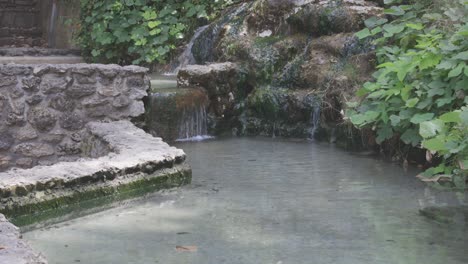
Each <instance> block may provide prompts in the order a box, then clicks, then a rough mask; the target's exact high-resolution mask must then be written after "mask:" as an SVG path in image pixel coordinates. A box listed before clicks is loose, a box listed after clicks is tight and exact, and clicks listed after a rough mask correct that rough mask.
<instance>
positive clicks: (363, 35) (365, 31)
mask: <svg viewBox="0 0 468 264" xmlns="http://www.w3.org/2000/svg"><path fill="white" fill-rule="evenodd" d="M355 35H356V37H358V38H359V39H365V38H367V37H369V36H370V35H371V32H370V31H369V29H368V28H365V29H363V30H361V31H359V32H356V34H355Z"/></svg>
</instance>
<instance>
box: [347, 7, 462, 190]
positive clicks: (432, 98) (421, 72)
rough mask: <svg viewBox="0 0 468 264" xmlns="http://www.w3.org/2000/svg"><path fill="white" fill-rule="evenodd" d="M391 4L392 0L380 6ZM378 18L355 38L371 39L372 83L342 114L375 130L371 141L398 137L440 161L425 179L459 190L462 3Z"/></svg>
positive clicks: (392, 11) (398, 11) (401, 10)
mask: <svg viewBox="0 0 468 264" xmlns="http://www.w3.org/2000/svg"><path fill="white" fill-rule="evenodd" d="M386 2H388V3H391V4H393V3H396V2H400V1H396V0H394V1H390V0H388V1H386ZM385 13H386V14H387V15H388V16H387V17H388V18H391V19H392V20H391V21H389V20H387V19H386V18H371V19H369V20H367V21H366V26H367V28H366V29H364V30H362V31H360V32H358V33H357V34H356V36H357V37H358V38H360V39H364V38H372V40H373V42H374V44H375V45H376V47H377V56H378V61H379V63H380V64H379V65H378V67H377V69H378V70H377V72H376V73H375V74H374V75H373V76H374V77H375V81H374V82H369V83H366V84H364V86H363V88H362V89H361V90H359V91H358V93H357V95H358V96H360V97H361V98H362V101H361V102H360V104H359V106H358V107H356V108H355V109H351V110H350V111H349V116H350V118H351V121H352V122H353V123H354V124H355V125H356V126H358V127H364V126H370V127H372V128H373V129H374V130H376V131H377V141H378V143H382V142H383V141H385V140H388V139H390V138H393V137H395V136H399V138H400V139H401V140H402V141H403V142H404V143H406V144H411V145H412V146H415V147H422V148H425V149H427V150H428V153H430V155H429V157H432V155H433V154H436V155H438V156H439V157H441V158H442V163H441V164H440V165H439V166H438V167H436V168H431V169H429V170H428V171H426V173H425V176H432V175H436V174H447V175H450V177H453V179H454V181H453V182H455V183H456V184H458V185H463V186H457V187H463V188H464V184H465V181H463V180H462V181H460V180H458V181H455V178H456V177H460V176H462V177H466V175H467V166H466V164H467V162H468V107H467V104H468V99H467V96H466V95H467V93H468V65H467V60H468V37H467V36H468V24H467V22H468V19H467V18H468V2H467V1H466V0H460V1H458V0H456V1H452V2H451V4H450V5H444V6H435V4H433V1H416V3H414V4H411V5H394V6H391V7H389V8H388V9H385Z"/></svg>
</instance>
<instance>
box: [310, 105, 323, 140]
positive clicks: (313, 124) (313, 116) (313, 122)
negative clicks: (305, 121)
mask: <svg viewBox="0 0 468 264" xmlns="http://www.w3.org/2000/svg"><path fill="white" fill-rule="evenodd" d="M321 110H322V108H321V106H320V104H318V103H314V104H313V108H312V111H311V112H310V128H309V139H314V137H315V134H316V133H317V129H318V128H319V126H320V115H321Z"/></svg>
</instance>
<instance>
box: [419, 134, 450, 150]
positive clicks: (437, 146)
mask: <svg viewBox="0 0 468 264" xmlns="http://www.w3.org/2000/svg"><path fill="white" fill-rule="evenodd" d="M422 145H423V147H425V148H426V149H428V150H430V151H441V150H444V149H445V142H444V140H443V139H442V138H441V137H436V138H433V139H429V140H424V141H423V143H422Z"/></svg>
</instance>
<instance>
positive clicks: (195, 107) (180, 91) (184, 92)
mask: <svg viewBox="0 0 468 264" xmlns="http://www.w3.org/2000/svg"><path fill="white" fill-rule="evenodd" d="M169 81H170V80H168V79H167V77H166V78H163V79H159V80H158V79H153V80H152V86H153V91H152V93H151V94H150V95H149V97H148V99H147V102H146V104H147V106H146V107H147V109H148V110H147V111H146V125H147V128H148V132H149V133H151V134H152V135H154V136H158V137H162V138H163V139H165V140H167V141H197V140H203V139H208V138H211V137H210V136H208V115H207V111H206V108H207V107H208V105H209V99H208V95H207V93H206V91H205V90H203V89H199V88H175V86H174V87H168V85H170V82H169ZM163 87H164V88H163Z"/></svg>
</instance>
